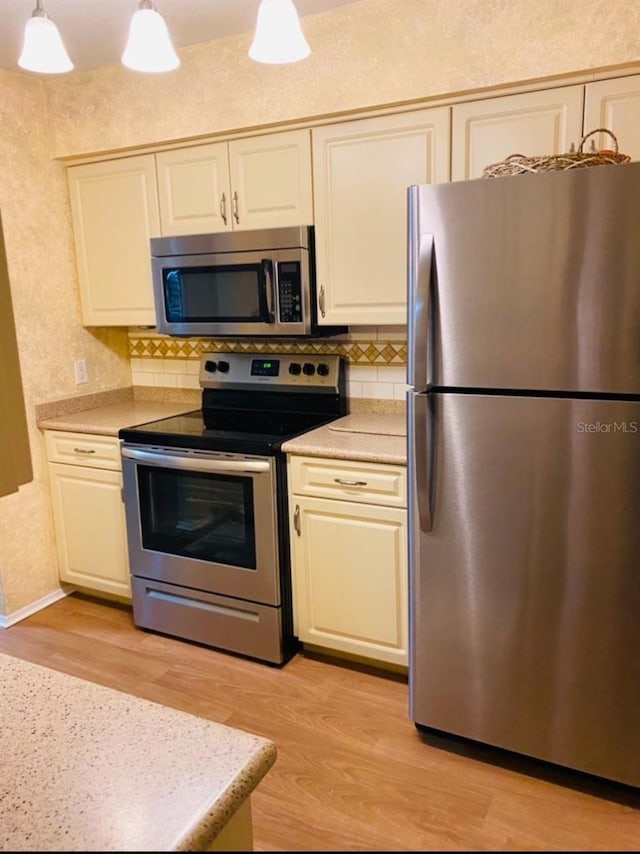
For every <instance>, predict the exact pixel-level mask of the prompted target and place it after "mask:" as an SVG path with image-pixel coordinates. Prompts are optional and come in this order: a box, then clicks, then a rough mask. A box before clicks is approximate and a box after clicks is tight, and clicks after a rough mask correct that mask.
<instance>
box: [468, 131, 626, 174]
mask: <svg viewBox="0 0 640 854" xmlns="http://www.w3.org/2000/svg"><path fill="white" fill-rule="evenodd" d="M596 133H608V134H609V136H610V137H611V139H612V140H613V145H614V147H613V149H600V150H597V149H596V147H595V142H594V140H593V139H592V140H591V146H590V149H589V151H588V152H586V153H585V152H584V144H585V142H586V141H587V140H588V139H589V137H593V136H594V134H596ZM630 160H631V157H629V155H628V154H620V153H619V151H618V140H617V139H616V136H615V134H614V133H613V132H612V131H610V130H608V128H596V129H595V130H592V131H589V133H587V134H585V135H584V136H583V137H582V139H581V140H580V145H579V146H578V150H577V151H575V150H574V147H573V143H572V144H571V150H570V151H568V152H567V153H566V154H552V155H548V156H546V157H526V156H525V155H524V154H510V155H509V157H506V158H505V159H504V160H501V161H500V162H499V163H491V164H490V165H489V166H486V167H485V168H484V170H483V172H482V177H483V178H500V177H502V176H504V175H527V174H529V173H531V174H533V173H536V172H553V171H555V170H562V169H577V168H581V167H583V166H605V165H610V164H614V165H615V164H618V163H628V162H629V161H630Z"/></svg>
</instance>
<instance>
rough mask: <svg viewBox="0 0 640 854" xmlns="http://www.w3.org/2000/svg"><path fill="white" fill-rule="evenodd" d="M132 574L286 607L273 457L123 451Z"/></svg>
mask: <svg viewBox="0 0 640 854" xmlns="http://www.w3.org/2000/svg"><path fill="white" fill-rule="evenodd" d="M122 474H123V481H124V501H125V513H126V519H127V539H128V546H129V562H130V569H131V574H132V575H133V576H138V577H141V578H147V579H155V580H157V581H164V582H166V583H169V584H177V585H180V586H182V587H191V588H195V589H198V590H203V591H208V592H210V593H218V594H221V595H224V596H232V597H236V598H239V599H246V600H249V601H252V602H259V603H263V604H267V605H280V578H279V562H278V534H277V530H278V528H277V500H276V472H275V459H274V458H273V457H256V456H245V455H242V454H222V453H214V452H205V451H197V450H186V449H184V450H182V449H180V450H176V449H175V448H158V447H145V446H141V445H138V446H134V445H127V444H124V445H123V446H122Z"/></svg>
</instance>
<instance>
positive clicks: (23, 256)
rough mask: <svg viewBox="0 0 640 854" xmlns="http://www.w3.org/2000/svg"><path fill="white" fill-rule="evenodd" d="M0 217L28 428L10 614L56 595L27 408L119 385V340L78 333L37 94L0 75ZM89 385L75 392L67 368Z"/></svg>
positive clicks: (6, 585)
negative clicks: (83, 368) (81, 364)
mask: <svg viewBox="0 0 640 854" xmlns="http://www.w3.org/2000/svg"><path fill="white" fill-rule="evenodd" d="M0 126H1V127H2V134H0V210H1V211H2V224H3V227H4V235H5V244H6V251H7V262H8V268H9V278H10V282H11V295H12V300H13V310H14V315H15V323H16V332H17V338H18V349H19V356H20V365H21V371H22V381H23V386H24V394H25V404H26V412H27V418H28V422H29V438H30V446H31V454H32V458H33V468H34V480H33V481H32V482H31V483H28V484H25V485H24V486H22V487H21V488H20V490H19V492H17V493H14V494H12V495H8V496H5V497H3V498H0V580H1V585H2V590H3V598H4V609H3V610H0V615H1V614H7V613H11V612H12V611H15V610H18V609H19V608H21V607H23V606H25V605H27V604H29V603H30V602H33V601H35V600H37V599H39V598H41V597H42V596H45V595H47V594H48V593H50V592H51V591H52V590H54V589H55V588H56V587H57V586H58V577H57V565H56V562H55V555H54V540H53V533H52V528H51V521H50V511H49V500H48V485H47V472H46V468H45V464H44V458H43V446H42V434H41V433H40V431H39V430H38V429H37V427H36V426H35V422H34V412H33V408H34V405H35V404H37V403H41V402H44V401H46V400H52V399H54V398H59V397H69V396H71V395H74V394H77V393H78V391H81V392H83V393H84V392H88V391H99V390H103V389H106V388H113V387H118V386H123V385H129V384H130V382H131V373H130V368H129V362H128V353H127V336H126V330H116V331H115V332H114V331H110V332H108V331H104V330H98V331H97V332H96V331H94V332H89V331H87V330H85V329H83V328H82V327H81V325H80V314H79V306H78V297H77V280H76V272H75V261H74V256H73V249H72V235H71V228H70V216H69V209H68V200H67V188H66V178H65V174H64V168H63V166H62V165H61V164H59V163H58V162H56V161H55V160H53V159H52V137H51V130H50V128H51V123H50V114H49V112H48V106H47V98H46V87H45V85H44V84H43V83H42V82H41V81H40V80H39V79H36V78H35V77H32V76H28V75H23V74H14V73H10V72H0ZM79 357H85V358H86V359H87V364H88V369H89V375H90V379H91V382H90V383H89V384H87V385H86V386H81V388H80V389H78V388H77V387H76V385H75V379H74V374H73V359H74V358H79Z"/></svg>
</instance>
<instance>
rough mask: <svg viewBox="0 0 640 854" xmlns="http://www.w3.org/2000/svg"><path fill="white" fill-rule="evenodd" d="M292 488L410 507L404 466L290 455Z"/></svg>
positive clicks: (347, 498)
mask: <svg viewBox="0 0 640 854" xmlns="http://www.w3.org/2000/svg"><path fill="white" fill-rule="evenodd" d="M289 474H290V479H291V483H290V488H291V491H292V492H294V493H296V494H298V495H311V496H315V497H318V498H336V499H338V500H343V501H358V502H360V503H362V504H382V505H384V506H387V507H406V506H407V498H406V495H407V477H406V469H405V468H404V466H391V465H386V464H384V463H362V462H353V461H350V460H333V459H331V460H329V459H323V458H321V457H316V458H314V457H297V456H293V457H290V460H289Z"/></svg>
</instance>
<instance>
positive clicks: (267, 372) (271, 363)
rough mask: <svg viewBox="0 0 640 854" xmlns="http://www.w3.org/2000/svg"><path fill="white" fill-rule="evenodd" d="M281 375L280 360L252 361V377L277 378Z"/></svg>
mask: <svg viewBox="0 0 640 854" xmlns="http://www.w3.org/2000/svg"><path fill="white" fill-rule="evenodd" d="M279 373H280V359H252V360H251V376H252V377H277V376H278V374H279Z"/></svg>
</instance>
